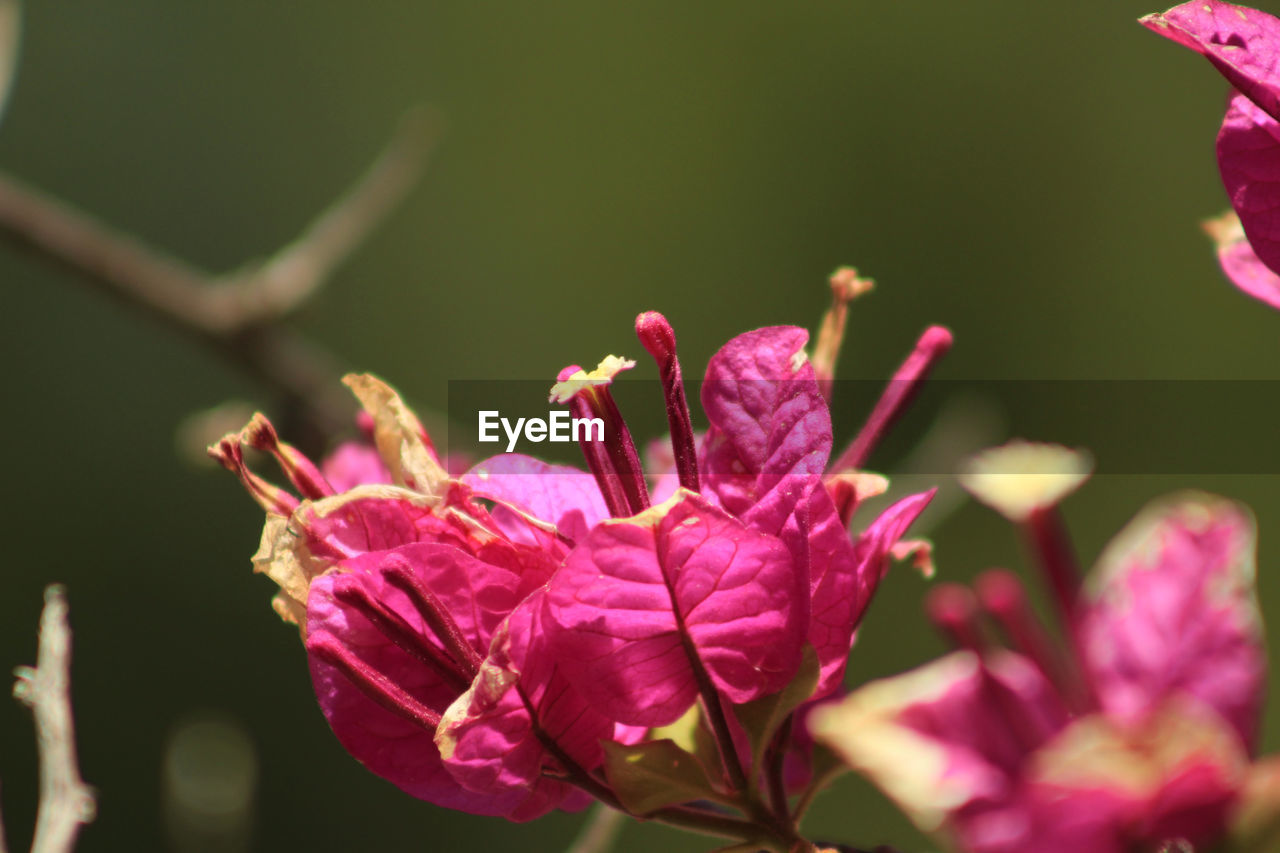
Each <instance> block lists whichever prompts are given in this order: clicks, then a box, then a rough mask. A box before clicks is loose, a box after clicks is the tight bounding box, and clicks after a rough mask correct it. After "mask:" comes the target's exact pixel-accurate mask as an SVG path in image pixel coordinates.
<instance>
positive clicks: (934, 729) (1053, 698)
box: [810, 652, 1092, 853]
mask: <svg viewBox="0 0 1280 853" xmlns="http://www.w3.org/2000/svg"><path fill="white" fill-rule="evenodd" d="M810 720H811V722H810V728H811V730H812V731H813V734H814V736H815V738H816V739H817V740H819V741H820V742H822V743H825V744H827V745H828V746H830V747H832V748H833V749H835V750H836V752H837V753H839V754H840V756H841V757H842V758H844V759H845V761H846V762H847V763H849V764H850V765H851V766H852V767H853V768H854V769H856V770H858V771H860V772H862V773H863V774H864V775H866V776H868V777H869V778H870V779H871V781H872V782H874V783H876V784H877V785H879V786H880V787H881V788H882V789H883V790H884V791H885V793H887V794H888V795H889V796H890V797H892V798H893V799H894V800H896V801H897V803H898V805H899V806H901V807H902V808H903V809H904V810H905V811H906V812H907V813H908V814H909V815H910V816H911V817H912V819H913V820H914V821H915V822H916V824H917V825H918V826H919V827H920V828H921V829H923V830H924V831H925V832H936V831H938V830H939V829H940V828H942V827H944V826H946V827H949V828H950V829H951V830H952V831H953V832H956V833H957V834H959V835H961V836H962V837H963V836H966V835H968V836H969V840H970V841H972V842H973V844H972V846H971V847H969V848H966V849H973V850H991V851H995V850H1007V851H1009V853H1013V851H1015V850H1019V849H1026V850H1030V849H1036V848H1031V847H1026V848H1017V847H1007V848H1006V847H1000V846H996V845H995V844H994V843H993V842H994V841H996V840H998V839H999V838H1001V837H1005V836H1009V835H1010V834H1012V833H1013V832H1014V831H1018V827H1019V826H1020V824H1022V823H1025V821H1026V819H1027V817H1026V815H1025V813H1024V809H1023V806H1022V805H1021V803H1020V802H1019V798H1020V789H1021V777H1022V771H1023V767H1024V764H1025V763H1026V761H1027V759H1028V758H1029V757H1030V756H1031V755H1032V754H1033V753H1034V752H1035V751H1036V750H1037V749H1038V748H1039V747H1040V746H1042V745H1043V744H1044V743H1046V742H1047V741H1048V740H1049V739H1050V738H1051V737H1053V735H1054V734H1055V733H1056V732H1057V731H1059V730H1060V729H1061V728H1062V726H1063V725H1064V724H1065V722H1066V711H1065V709H1064V708H1063V707H1062V704H1061V700H1060V699H1059V698H1058V696H1057V693H1056V692H1055V691H1054V689H1053V687H1052V686H1051V685H1050V684H1049V683H1048V682H1047V681H1046V680H1045V679H1044V677H1043V676H1042V675H1041V674H1040V671H1039V670H1038V669H1036V667H1035V666H1034V665H1032V664H1031V663H1030V662H1029V661H1027V660H1025V659H1024V658H1021V657H1019V656H1017V655H1014V654H1010V653H1004V654H1001V655H998V656H995V657H994V658H993V659H992V660H991V661H989V662H988V663H987V664H986V665H983V664H981V663H979V661H978V659H977V657H976V656H974V655H972V654H970V653H968V652H961V653H957V654H953V655H950V656H948V657H945V658H942V659H940V660H938V661H935V662H933V663H931V664H928V665H926V666H924V667H921V668H920V669H917V670H914V671H912V672H909V673H906V674H905V675H900V676H896V677H893V678H888V679H885V680H882V681H876V682H872V683H871V684H869V685H867V686H865V687H862V688H860V689H858V690H855V691H854V692H853V693H850V694H849V695H848V696H846V697H845V698H844V699H842V700H840V701H839V702H835V703H831V704H827V705H823V706H819V707H818V708H816V709H814V711H813V712H812V714H811V716H810ZM984 819H985V822H986V824H987V825H986V827H985V829H982V830H981V831H980V832H977V833H966V832H965V831H964V828H965V827H966V825H967V824H969V822H971V821H974V820H984ZM957 828H958V829H959V831H958V832H957ZM1081 849H1092V848H1081Z"/></svg>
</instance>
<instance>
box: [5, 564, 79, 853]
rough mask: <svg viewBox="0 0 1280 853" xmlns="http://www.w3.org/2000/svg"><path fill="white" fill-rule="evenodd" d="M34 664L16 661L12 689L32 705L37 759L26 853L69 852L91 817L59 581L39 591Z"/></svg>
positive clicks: (67, 633) (14, 693)
mask: <svg viewBox="0 0 1280 853" xmlns="http://www.w3.org/2000/svg"><path fill="white" fill-rule="evenodd" d="M44 600H45V604H44V612H43V613H42V614H41V616H40V646H39V650H38V652H37V656H36V666H35V668H34V669H33V668H31V667H26V666H23V667H18V669H17V670H15V671H14V674H15V675H16V676H17V677H18V681H17V683H16V684H14V686H13V695H14V696H15V697H16V698H17V699H18V701H20V702H22V703H23V704H24V705H26V706H27V707H28V708H30V709H31V713H32V715H33V716H34V717H35V723H36V747H37V752H38V754H39V760H40V805H39V808H38V810H37V812H36V832H35V837H34V839H33V840H32V842H31V853H69V851H70V850H71V849H72V847H74V846H75V840H76V834H77V833H78V832H79V831H80V827H81V826H82V825H84V824H86V823H89V822H90V821H92V820H93V816H94V812H95V808H96V806H95V801H94V795H93V790H92V789H91V788H90V787H89V786H88V785H86V784H85V783H84V780H83V779H81V778H80V768H79V765H78V764H77V763H76V736H75V727H74V725H73V724H72V716H71V692H70V691H71V678H70V667H71V631H70V629H69V628H68V627H67V601H66V598H65V597H64V596H63V592H62V587H59V586H50V587H48V588H47V589H46V590H45V593H44Z"/></svg>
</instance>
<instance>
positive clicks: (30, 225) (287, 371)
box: [0, 109, 438, 443]
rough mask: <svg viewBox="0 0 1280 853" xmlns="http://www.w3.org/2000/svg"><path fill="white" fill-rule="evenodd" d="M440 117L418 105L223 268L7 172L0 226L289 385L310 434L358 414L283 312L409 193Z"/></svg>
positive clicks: (2, 177)
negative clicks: (271, 241) (351, 173)
mask: <svg viewBox="0 0 1280 853" xmlns="http://www.w3.org/2000/svg"><path fill="white" fill-rule="evenodd" d="M437 125H438V122H437V121H436V119H435V118H434V116H433V115H432V114H431V113H429V112H428V111H426V110H423V109H417V110H413V111H411V112H410V113H409V114H408V115H407V116H406V117H405V118H404V120H403V121H402V122H401V124H400V127H399V128H398V130H397V132H396V133H395V135H394V136H393V138H392V139H391V141H390V143H389V144H388V145H387V146H386V148H385V149H384V150H383V151H382V153H381V154H380V155H379V157H378V158H377V159H376V160H375V161H374V163H373V164H372V165H371V166H370V167H369V169H368V170H366V172H365V173H364V174H363V175H362V176H361V177H360V179H359V180H358V181H357V182H356V183H355V184H354V185H353V186H352V187H351V188H350V189H349V190H348V191H347V192H346V193H345V194H343V195H342V196H341V197H340V198H339V199H337V200H336V201H335V202H334V203H333V204H332V205H331V206H330V207H329V208H328V209H327V210H325V211H324V212H322V213H321V214H320V215H319V216H318V217H317V218H316V219H315V220H314V221H313V222H312V223H311V224H310V225H309V226H308V227H307V228H306V229H305V230H304V231H303V232H302V234H301V235H300V236H299V237H298V238H297V239H295V240H294V241H292V242H291V243H289V244H288V245H286V246H285V247H284V248H282V249H281V250H280V251H279V252H277V253H276V254H275V255H274V256H272V257H270V258H268V259H266V260H265V261H262V262H258V263H253V264H249V265H247V266H245V267H243V268H241V269H239V270H237V271H234V272H232V273H228V274H224V275H215V274H211V273H208V272H206V271H204V270H201V269H198V268H196V267H194V266H192V265H190V264H188V263H186V262H185V261H182V260H180V259H178V258H175V257H173V256H171V255H169V254H166V253H165V252H163V251H160V250H158V249H156V248H154V247H152V246H148V245H146V244H145V243H142V242H141V241H139V240H137V239H136V238H134V237H132V236H131V235H129V234H126V233H124V232H121V231H118V230H116V229H114V228H112V227H111V226H109V225H107V224H105V223H103V222H100V221H98V220H96V219H94V218H93V217H91V216H89V215H87V214H85V213H83V212H81V211H79V210H77V209H75V208H74V207H72V206H70V205H68V204H66V203H65V202H63V201H61V200H59V199H57V198H54V197H53V196H51V195H49V194H47V193H45V192H43V191H41V190H39V189H36V188H35V187H32V186H29V185H27V184H24V183H23V182H21V181H19V180H18V179H17V178H14V177H12V176H10V175H6V174H3V173H0V237H7V238H8V239H9V240H11V241H12V242H14V243H16V244H18V245H21V246H24V247H27V248H29V249H32V250H34V251H36V252H37V253H39V254H40V255H42V256H44V257H45V258H47V259H49V260H52V261H54V262H56V263H59V264H61V265H62V266H64V267H67V268H69V269H71V270H72V271H74V272H76V273H79V274H80V275H81V276H83V277H84V278H85V279H86V280H88V281H89V282H92V283H93V284H96V285H99V286H101V287H102V288H104V289H105V290H107V291H109V292H110V293H112V294H113V295H115V296H116V297H118V298H120V299H122V300H124V301H125V302H126V303H127V304H129V305H131V306H133V307H135V308H138V309H140V310H143V311H145V312H147V313H150V314H151V315H152V316H154V317H157V318H158V319H160V320H162V321H163V322H165V323H166V324H168V325H171V326H175V327H177V328H179V329H180V330H182V331H184V332H186V333H188V334H190V335H193V336H195V337H196V338H199V339H201V340H203V341H204V342H205V343H207V344H210V345H212V346H213V347H214V348H215V349H217V350H218V351H219V352H221V353H222V354H223V355H225V356H227V357H229V358H230V359H231V360H232V361H233V362H236V363H238V364H240V365H241V366H242V367H244V368H245V369H247V371H248V372H249V373H250V374H251V375H253V376H254V377H255V378H256V379H258V380H260V381H262V382H264V383H265V384H267V385H268V386H270V387H272V388H274V389H275V390H276V391H278V392H280V393H281V394H282V395H283V396H284V398H285V400H284V402H285V404H286V406H288V407H289V408H291V409H293V410H294V411H295V412H296V413H297V419H298V421H299V425H298V428H299V430H300V431H301V432H302V433H303V436H304V438H303V439H302V443H305V441H306V438H305V436H306V435H307V434H308V433H309V434H311V435H327V436H331V435H332V434H333V433H334V432H335V431H337V430H339V429H341V428H342V427H343V426H345V425H346V423H347V421H349V414H350V404H349V403H348V402H347V400H346V397H345V395H338V396H335V389H337V382H336V380H337V377H338V374H339V371H338V370H337V369H336V367H335V366H334V365H333V364H332V359H331V358H330V357H329V356H327V355H325V354H324V353H322V352H320V351H319V350H318V349H317V348H316V347H314V346H312V345H310V344H308V343H306V342H305V341H303V340H302V339H301V338H300V337H299V336H297V335H294V334H291V333H289V332H288V331H287V330H285V329H284V328H283V327H281V326H280V325H279V324H278V323H277V322H276V321H278V320H280V319H281V318H282V317H284V316H286V315H287V314H289V313H291V312H293V311H295V310H297V309H298V308H299V307H301V306H302V305H304V304H305V303H306V302H307V301H308V300H309V299H310V298H311V297H312V296H313V295H314V294H315V293H316V291H317V290H318V289H319V288H320V287H321V286H322V285H323V284H324V283H325V281H327V280H328V278H329V277H330V276H331V275H332V273H333V271H334V270H335V269H336V268H337V266H338V265H339V264H341V263H342V262H343V261H344V260H345V259H346V258H347V257H348V256H349V255H350V254H351V252H352V251H354V250H355V249H356V248H357V247H358V246H359V244H360V243H361V242H362V241H363V240H364V239H365V238H366V237H367V236H368V235H369V233H370V232H371V231H372V230H373V228H374V227H375V226H376V225H377V224H378V223H379V222H381V221H382V220H383V219H384V218H385V217H386V215H387V214H388V213H390V212H391V210H392V209H393V208H394V207H395V206H396V205H397V204H398V203H399V202H400V201H401V200H402V199H403V198H404V196H405V195H406V194H407V192H408V190H409V189H410V188H411V187H412V186H413V184H414V182H415V181H416V180H417V178H418V176H419V174H420V173H421V171H422V167H423V166H424V164H425V162H426V156H427V154H428V152H429V150H430V148H431V145H432V143H433V142H434V140H435V138H436V135H437V133H436V130H437Z"/></svg>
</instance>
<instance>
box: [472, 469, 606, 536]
mask: <svg viewBox="0 0 1280 853" xmlns="http://www.w3.org/2000/svg"><path fill="white" fill-rule="evenodd" d="M462 482H463V483H465V484H466V485H468V486H470V487H471V489H472V491H474V492H475V494H476V495H477V496H479V497H484V498H492V499H494V500H499V501H504V502H506V503H509V504H511V505H513V506H515V507H517V508H518V509H520V510H523V511H524V512H526V513H528V514H529V515H532V516H533V517H534V518H536V519H539V520H540V521H545V522H548V523H550V524H554V525H555V526H556V527H558V528H559V529H560V532H561V533H562V534H564V535H565V536H567V537H568V538H569V539H571V540H573V541H575V542H577V541H579V540H581V539H582V538H583V537H584V536H586V535H587V531H588V530H590V529H591V528H592V527H594V526H595V525H597V524H599V523H600V522H601V521H603V520H604V519H606V518H608V517H609V511H608V510H607V509H606V508H605V505H604V498H603V497H602V496H601V494H600V487H599V486H598V485H596V480H595V477H593V476H592V475H591V474H588V473H587V472H586V471H581V470H579V469H577V468H573V467H571V466H568V465H552V464H549V463H547V462H543V461H542V460H540V459H534V458H533V457H530V456H524V455H522V454H519V453H504V454H502V455H501V456H494V457H491V458H489V459H486V460H484V461H483V462H481V463H479V464H478V465H476V466H475V467H473V468H472V469H471V470H470V471H468V472H467V473H466V474H463V475H462ZM494 516H495V518H501V516H500V514H499V513H497V512H495V513H494ZM504 528H506V529H507V532H508V533H509V534H512V533H514V534H515V536H516V537H527V536H528V535H529V534H528V527H527V526H525V525H517V524H511V523H509V522H508V523H505V524H504Z"/></svg>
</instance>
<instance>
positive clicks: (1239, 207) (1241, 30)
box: [1142, 0, 1280, 308]
mask: <svg viewBox="0 0 1280 853" xmlns="http://www.w3.org/2000/svg"><path fill="white" fill-rule="evenodd" d="M1142 23H1143V25H1144V26H1146V27H1147V28H1149V29H1151V30H1152V31H1154V32H1156V33H1159V34H1160V35H1162V36H1165V37H1166V38H1169V39H1172V40H1173V41H1175V42H1177V43H1178V44H1181V45H1183V46H1185V47H1188V48H1190V49H1192V50H1194V51H1196V52H1197V53H1199V54H1201V55H1202V56H1204V57H1205V58H1206V59H1208V60H1209V62H1210V63H1212V64H1213V66H1214V67H1215V68H1217V69H1218V71H1219V72H1221V74H1222V75H1223V76H1224V77H1226V79H1227V81H1228V82H1229V83H1230V84H1231V85H1232V86H1233V87H1235V90H1236V91H1235V92H1234V93H1233V94H1232V96H1231V100H1230V103H1229V105H1228V107H1227V114H1226V117H1225V118H1224V119H1223V122H1222V129H1221V130H1220V131H1219V132H1218V166H1219V168H1220V170H1221V172H1222V181H1223V184H1224V185H1225V186H1226V190H1227V195H1228V196H1229V197H1230V199H1231V207H1232V208H1233V209H1234V211H1235V217H1228V218H1225V219H1223V220H1217V221H1215V222H1212V223H1209V226H1208V227H1209V230H1210V233H1211V235H1212V236H1213V237H1214V238H1215V240H1216V242H1217V243H1218V257H1219V260H1220V261H1221V263H1222V267H1223V270H1224V271H1225V272H1226V274H1227V276H1228V277H1229V278H1230V279H1231V280H1232V281H1233V282H1234V283H1235V284H1236V286H1238V287H1239V288H1240V289H1241V290H1243V291H1244V292H1245V293H1247V294H1249V295H1250V296H1252V297H1254V298H1256V299H1259V300H1261V301H1263V302H1266V303H1267V304H1268V305H1271V306H1272V307H1273V308H1280V213H1278V212H1277V211H1278V210H1280V20H1277V19H1276V18H1274V17H1273V16H1271V15H1268V14H1267V13H1265V12H1261V11H1259V10H1257V9H1250V8H1248V7H1245V6H1235V5H1232V4H1231V3H1222V2H1219V0H1193V1H1192V2H1189V3H1183V4H1182V5H1180V6H1175V7H1174V8H1172V9H1170V10H1169V11H1167V12H1165V13H1163V14H1158V15H1148V16H1147V17H1145V18H1143V19H1142ZM1246 238H1247V239H1246Z"/></svg>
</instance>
